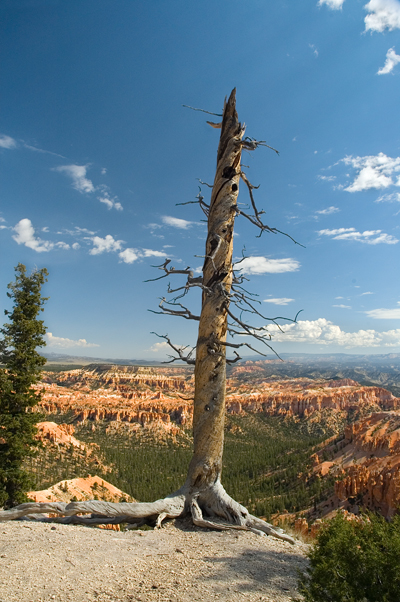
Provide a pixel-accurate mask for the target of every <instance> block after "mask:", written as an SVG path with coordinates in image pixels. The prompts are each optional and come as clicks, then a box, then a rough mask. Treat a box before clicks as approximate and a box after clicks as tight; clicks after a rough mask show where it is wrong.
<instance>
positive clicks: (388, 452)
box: [314, 411, 400, 518]
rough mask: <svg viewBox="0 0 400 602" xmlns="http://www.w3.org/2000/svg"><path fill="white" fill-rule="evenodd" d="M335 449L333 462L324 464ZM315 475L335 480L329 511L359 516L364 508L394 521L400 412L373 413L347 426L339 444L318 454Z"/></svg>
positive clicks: (399, 500) (398, 502)
mask: <svg viewBox="0 0 400 602" xmlns="http://www.w3.org/2000/svg"><path fill="white" fill-rule="evenodd" d="M335 448H336V450H337V451H336V453H334V455H333V457H332V459H331V460H330V461H326V460H325V461H322V462H321V458H322V457H323V456H325V457H326V455H327V454H329V452H330V451H331V452H332V451H334V450H335ZM314 472H315V473H316V474H318V475H319V476H320V477H322V478H323V477H326V476H327V475H329V474H330V475H333V476H334V477H335V479H336V482H335V486H334V487H335V490H334V495H333V496H332V498H331V500H330V505H329V503H327V504H325V509H326V510H328V511H329V510H330V509H331V508H332V507H334V508H337V507H342V508H345V509H347V510H350V511H352V512H354V513H356V514H357V513H358V511H359V509H360V507H363V508H368V509H370V510H372V511H375V512H379V513H380V514H382V515H383V516H385V517H386V518H391V517H393V515H394V514H395V513H396V511H397V510H398V508H399V507H400V412H399V411H391V412H374V413H372V414H370V415H369V416H366V417H365V418H363V419H361V420H359V421H357V422H355V423H353V424H350V425H348V426H347V427H346V429H345V434H344V438H343V439H342V441H340V442H339V444H337V443H336V444H333V443H331V442H330V443H328V445H327V446H325V447H324V448H323V449H322V450H320V451H319V452H318V453H317V454H315V456H314ZM324 514H325V513H324Z"/></svg>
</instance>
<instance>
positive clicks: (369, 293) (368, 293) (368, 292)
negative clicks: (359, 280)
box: [360, 291, 375, 297]
mask: <svg viewBox="0 0 400 602" xmlns="http://www.w3.org/2000/svg"><path fill="white" fill-rule="evenodd" d="M374 294H375V293H371V291H367V292H366V293H361V295H360V297H364V295H374Z"/></svg>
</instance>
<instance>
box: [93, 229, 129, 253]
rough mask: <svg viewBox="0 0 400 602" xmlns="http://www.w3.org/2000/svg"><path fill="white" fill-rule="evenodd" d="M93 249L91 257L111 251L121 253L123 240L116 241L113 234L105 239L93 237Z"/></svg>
mask: <svg viewBox="0 0 400 602" xmlns="http://www.w3.org/2000/svg"><path fill="white" fill-rule="evenodd" d="M91 241H92V242H93V249H90V251H89V253H90V255H100V254H101V253H104V252H105V253H109V252H110V251H120V250H121V243H122V242H123V241H122V240H114V238H113V237H112V236H111V234H107V236H106V237H105V238H101V237H100V236H93V238H91Z"/></svg>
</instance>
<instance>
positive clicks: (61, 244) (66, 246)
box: [55, 240, 70, 250]
mask: <svg viewBox="0 0 400 602" xmlns="http://www.w3.org/2000/svg"><path fill="white" fill-rule="evenodd" d="M55 246H56V247H59V248H60V249H65V250H67V249H69V248H70V246H69V244H68V243H66V242H63V241H62V240H60V242H56V244H55Z"/></svg>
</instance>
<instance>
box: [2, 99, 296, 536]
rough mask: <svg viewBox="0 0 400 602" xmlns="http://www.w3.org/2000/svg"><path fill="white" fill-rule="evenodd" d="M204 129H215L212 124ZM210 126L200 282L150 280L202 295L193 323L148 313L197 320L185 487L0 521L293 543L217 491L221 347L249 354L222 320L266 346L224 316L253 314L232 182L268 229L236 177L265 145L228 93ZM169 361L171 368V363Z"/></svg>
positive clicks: (44, 507) (35, 507)
mask: <svg viewBox="0 0 400 602" xmlns="http://www.w3.org/2000/svg"><path fill="white" fill-rule="evenodd" d="M212 125H213V126H214V127H215V124H212ZM218 125H220V127H221V135H220V141H219V146H218V153H217V168H216V174H215V179H214V184H213V188H212V193H211V201H210V205H209V206H208V205H206V204H205V203H204V202H203V198H202V197H201V195H200V196H199V201H198V202H199V203H200V205H201V206H202V208H203V210H205V211H206V213H207V216H208V236H207V241H206V251H205V256H204V258H205V260H204V266H203V277H202V279H201V280H200V279H198V278H194V274H193V271H191V270H190V268H186V269H185V270H175V269H174V268H173V267H170V265H169V264H170V260H166V261H165V262H164V263H163V264H162V265H160V266H157V267H158V268H159V269H161V270H162V271H163V272H164V273H163V275H162V276H160V277H159V278H155V279H153V280H159V279H162V278H165V277H167V276H170V275H171V276H172V275H175V274H181V275H186V276H187V283H186V285H185V286H184V287H180V288H178V289H175V290H176V291H180V290H183V291H184V292H183V295H184V294H185V293H186V292H187V290H188V289H189V288H190V287H192V286H200V287H201V289H202V309H201V315H200V317H199V316H195V315H193V314H192V313H191V312H190V311H189V310H188V309H187V308H186V307H185V306H183V305H182V304H181V303H178V302H177V300H176V299H175V300H172V301H169V302H167V301H166V299H165V298H163V299H162V300H161V303H160V306H159V307H160V309H161V312H155V313H167V314H169V315H176V316H180V317H184V318H186V319H192V320H193V319H194V320H199V332H198V340H197V346H196V360H195V395H194V416H193V438H194V450H193V456H192V460H191V462H190V465H189V469H188V474H187V478H186V482H185V484H184V485H183V486H182V488H181V489H179V490H178V491H177V492H175V493H172V494H171V495H169V496H167V497H166V498H164V499H162V500H157V501H155V502H152V503H123V504H117V503H109V502H103V501H96V500H91V501H87V502H71V503H70V504H61V503H47V504H38V503H30V504H22V505H20V506H17V507H16V508H13V509H11V510H8V511H3V512H0V521H4V520H11V519H17V518H21V517H26V516H30V517H32V518H36V519H37V518H40V515H41V514H43V513H52V514H58V515H60V516H59V517H56V518H54V519H46V520H54V521H56V522H66V523H79V524H96V523H99V524H100V523H105V522H109V523H112V524H116V523H119V522H126V523H131V524H135V523H136V524H137V523H142V522H143V521H145V522H147V523H149V524H152V525H154V526H155V528H157V527H160V526H161V523H162V521H163V520H165V519H168V518H169V519H171V518H176V517H178V516H183V515H186V514H190V515H191V516H192V520H193V523H194V524H195V525H197V526H200V527H205V528H212V529H220V530H225V529H229V528H234V529H241V530H251V531H253V532H255V533H258V534H262V535H263V534H268V535H274V536H275V537H278V538H280V539H284V540H286V541H290V542H291V543H293V539H292V538H291V537H289V536H288V535H286V534H285V533H284V532H283V531H282V530H281V529H278V528H275V527H273V526H272V525H270V524H269V523H266V522H265V521H263V520H261V519H259V518H257V517H255V516H252V515H251V514H249V512H248V511H247V509H246V508H244V507H243V506H241V505H240V504H238V503H237V502H236V501H235V500H233V499H232V498H231V497H229V495H228V494H227V493H226V492H225V490H224V488H223V486H222V485H221V471H222V453H223V443H224V418H225V391H226V346H227V345H228V346H230V347H235V348H237V347H240V346H242V345H246V346H248V347H250V348H251V349H252V347H251V346H249V345H248V344H247V343H239V344H237V345H236V344H233V343H227V341H226V336H227V332H228V329H229V332H233V333H234V332H235V330H234V329H233V328H232V327H229V326H228V316H230V317H231V319H233V321H234V323H235V324H236V325H238V326H240V327H241V328H242V329H243V330H244V331H245V333H246V334H248V335H250V336H253V337H255V338H256V339H257V340H260V341H263V342H264V343H266V341H265V338H267V339H269V337H268V335H267V337H265V334H264V337H263V336H262V335H261V334H259V333H260V332H261V331H263V330H264V333H265V329H264V328H255V327H252V326H249V325H247V324H245V323H244V322H243V321H242V320H240V319H239V318H237V317H236V316H235V315H234V314H233V313H232V312H231V311H230V309H229V304H230V302H231V300H233V302H234V303H235V304H236V305H237V303H238V302H239V303H241V302H243V301H244V300H245V302H246V304H247V305H248V306H249V305H250V307H251V309H252V310H253V313H256V314H257V313H259V312H257V311H256V310H254V307H253V306H252V305H251V304H249V302H248V301H247V300H246V299H245V297H244V296H243V295H242V296H241V294H239V295H238V293H237V291H238V289H236V290H234V295H233V296H232V294H231V289H232V281H233V280H234V282H235V283H236V284H240V283H241V282H242V281H243V279H242V278H241V277H239V278H238V277H236V276H235V275H234V272H233V266H232V252H233V229H234V222H235V217H236V215H238V214H239V213H240V211H239V210H238V208H237V198H238V194H239V181H240V179H244V181H245V183H246V184H247V186H248V188H249V192H250V196H251V200H252V205H253V209H254V213H255V216H254V218H252V219H253V221H255V222H256V225H257V226H258V227H260V228H261V231H263V230H265V229H267V230H269V231H271V232H272V231H275V229H270V228H268V226H264V225H263V224H262V222H261V220H260V217H259V216H260V215H261V212H258V211H257V209H256V207H255V204H254V199H253V196H252V189H253V188H254V187H253V186H251V185H250V184H249V182H248V180H247V179H246V178H245V177H244V174H243V173H242V171H241V153H242V149H243V148H246V149H248V150H253V149H255V148H257V146H258V145H260V144H262V145H265V143H263V142H257V141H255V140H252V139H250V138H246V139H245V140H243V135H244V132H245V128H244V126H242V125H241V123H240V122H239V120H238V115H237V112H236V90H233V91H232V93H231V95H230V97H229V99H228V101H227V102H226V101H225V104H224V111H223V116H222V122H221V124H218ZM246 217H247V216H246ZM251 221H252V220H251ZM169 288H170V287H169ZM170 291H171V292H174V290H173V289H170ZM183 295H182V296H183ZM177 298H180V297H177ZM166 305H167V307H166ZM259 315H260V314H259ZM238 334H241V333H238ZM157 336H160V335H157ZM162 338H164V339H165V340H166V341H167V342H168V344H169V345H170V347H171V348H172V349H173V350H174V351H175V353H176V354H177V357H176V358H175V359H184V360H185V361H188V363H193V362H194V360H193V359H192V358H191V355H192V351H189V352H188V353H187V354H185V353H184V351H185V349H186V348H182V347H177V346H174V345H173V344H172V343H171V341H170V339H169V338H168V336H167V335H165V336H163V337H162ZM263 339H264V340H263ZM266 344H267V343H266ZM235 353H236V352H235ZM237 359H239V356H238V354H237V353H236V359H235V360H231V361H237ZM171 361H174V359H172V360H171ZM82 514H90V515H91V516H88V517H87V516H86V517H85V516H77V515H82Z"/></svg>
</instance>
